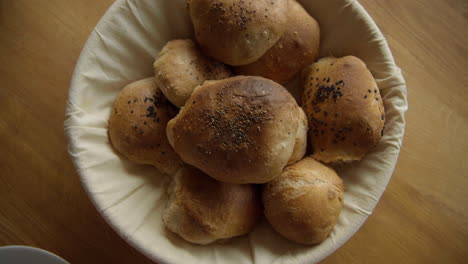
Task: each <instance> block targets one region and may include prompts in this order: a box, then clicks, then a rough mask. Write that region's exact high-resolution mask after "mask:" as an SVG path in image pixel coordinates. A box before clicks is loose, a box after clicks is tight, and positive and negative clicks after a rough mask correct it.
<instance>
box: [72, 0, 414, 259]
mask: <svg viewBox="0 0 468 264" xmlns="http://www.w3.org/2000/svg"><path fill="white" fill-rule="evenodd" d="M300 2H301V3H302V4H303V5H304V7H305V8H306V9H307V10H308V12H309V13H310V14H311V15H313V16H314V17H315V18H316V19H317V20H318V21H319V23H320V25H321V30H322V42H321V56H329V55H333V56H337V57H340V56H344V55H355V56H357V57H359V58H361V59H363V60H364V61H365V62H366V63H367V65H368V67H369V69H370V70H371V72H372V74H373V75H374V77H375V78H376V80H377V83H378V85H379V88H380V90H381V93H382V96H383V98H384V103H385V109H386V118H387V121H386V128H385V135H384V137H383V139H382V141H381V142H380V144H379V145H378V146H377V147H376V148H375V149H374V150H373V151H372V152H371V153H370V154H369V155H367V156H366V157H365V159H364V160H362V161H361V162H359V163H354V164H351V165H348V166H345V167H343V168H340V169H339V174H340V175H341V176H342V178H343V179H344V182H345V185H346V191H345V204H344V208H343V211H342V213H341V215H340V218H339V221H338V223H337V225H336V227H335V229H334V231H333V232H332V234H331V235H330V237H329V238H328V239H326V240H325V241H324V242H323V243H321V244H320V245H317V246H313V247H306V246H301V245H297V244H294V243H291V242H289V241H287V240H285V239H283V238H282V237H280V236H279V235H277V234H276V233H275V232H274V231H273V230H272V229H271V228H270V226H269V225H268V223H267V222H265V221H262V222H261V223H260V224H259V225H258V226H257V227H256V229H255V230H254V231H253V232H252V233H251V234H250V235H248V236H244V237H239V238H235V239H233V240H232V241H230V242H229V243H226V244H213V245H209V246H197V245H193V244H190V243H187V242H185V241H183V240H182V239H180V238H179V237H178V236H176V235H174V234H172V233H170V232H168V231H166V230H165V229H164V226H163V224H162V222H161V210H162V208H163V207H164V202H165V196H164V192H163V188H164V185H165V183H166V182H167V180H168V177H164V176H162V175H160V174H158V173H157V171H156V170H155V169H153V168H152V167H150V166H141V165H136V164H132V163H130V162H128V161H126V160H125V159H122V158H121V157H119V156H118V155H117V154H116V153H114V152H113V150H112V148H111V146H110V145H109V141H108V138H107V120H108V117H109V114H110V110H111V105H112V103H113V100H114V98H115V96H116V95H117V93H118V92H119V90H120V89H121V88H122V87H123V86H124V85H126V84H128V83H130V82H132V81H135V80H138V79H142V78H144V77H148V76H151V75H152V72H153V71H152V63H153V60H154V57H155V55H156V54H157V53H158V51H159V50H160V49H161V47H162V46H163V45H164V44H165V43H166V42H167V41H169V40H171V39H175V38H190V37H192V28H191V25H190V22H189V18H188V16H187V14H186V11H185V7H184V0H171V1H169V0H126V1H125V0H117V1H116V2H115V3H114V4H113V5H112V7H111V8H110V9H109V10H108V11H107V13H106V14H105V15H104V17H103V18H102V19H101V21H100V22H99V24H98V25H97V26H96V28H95V30H94V31H93V32H92V34H91V36H90V37H89V39H88V41H87V43H86V46H85V47H84V49H83V51H82V53H81V56H80V59H79V61H78V64H77V66H76V69H75V72H74V75H73V80H72V83H71V88H70V94H69V104H68V109H67V121H66V123H65V130H66V134H67V135H68V137H69V143H70V148H69V152H70V155H71V156H72V158H73V161H74V163H75V166H76V168H77V170H78V173H79V175H80V177H81V179H82V183H83V186H84V188H85V189H86V191H87V192H88V195H89V196H90V197H91V200H92V201H93V202H94V204H95V206H96V208H97V209H98V210H99V212H100V213H101V214H102V216H103V217H104V218H105V219H106V221H107V222H108V223H109V224H110V225H111V226H112V227H113V228H114V229H115V230H116V231H117V232H118V233H119V234H120V235H121V236H122V237H123V238H124V239H125V240H126V241H128V242H129V243H130V244H131V245H133V246H134V247H135V248H137V249H138V250H140V251H141V252H142V253H143V254H145V255H146V256H148V257H149V258H151V259H153V260H154V261H157V262H159V263H257V264H263V263H315V262H318V261H320V260H321V259H323V258H325V257H326V256H327V255H329V254H331V253H332V252H333V251H335V250H336V249H337V248H338V247H340V246H341V245H342V244H343V243H345V242H346V241H347V240H348V239H349V238H350V237H351V236H352V235H353V234H354V233H355V232H356V231H357V230H358V229H359V227H360V226H361V225H362V224H363V223H364V221H365V220H366V218H367V217H368V216H369V214H371V212H372V210H373V209H374V207H375V205H376V204H377V202H378V200H379V199H380V196H381V195H382V193H383V192H384V190H385V187H386V185H387V183H388V181H389V180H390V177H391V175H392V172H393V169H394V167H395V163H396V161H397V156H398V153H399V151H400V146H401V143H402V138H403V132H404V113H405V112H406V109H407V100H406V87H405V82H404V79H403V77H402V75H401V73H400V70H399V68H398V67H397V66H395V63H394V61H393V58H392V55H391V52H390V50H389V48H388V46H387V43H386V41H385V39H384V37H383V36H382V34H381V32H380V30H379V29H378V28H377V26H376V25H375V24H374V22H373V21H372V19H371V18H370V17H369V16H368V14H367V13H366V12H365V10H364V9H363V8H362V7H361V5H360V4H359V3H358V2H357V1H352V0H327V1H323V0H302V1H300Z"/></svg>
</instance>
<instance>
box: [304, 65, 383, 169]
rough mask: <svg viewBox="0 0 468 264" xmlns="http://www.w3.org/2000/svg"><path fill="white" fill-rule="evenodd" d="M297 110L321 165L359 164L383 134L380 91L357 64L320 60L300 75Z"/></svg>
mask: <svg viewBox="0 0 468 264" xmlns="http://www.w3.org/2000/svg"><path fill="white" fill-rule="evenodd" d="M302 79H303V83H304V85H305V86H304V95H303V98H302V107H303V108H304V110H305V112H306V115H307V117H308V121H309V142H310V144H311V145H312V147H313V150H314V153H313V157H314V158H316V159H317V160H320V161H323V162H326V163H340V162H349V161H354V160H360V159H361V158H362V157H364V155H365V154H366V153H367V152H369V151H370V150H371V149H372V148H374V147H375V145H377V143H378V142H379V141H380V139H381V137H382V135H383V128H384V124H385V111H384V107H383V103H382V97H381V96H380V92H379V88H378V87H377V84H376V82H375V80H374V78H373V77H372V74H371V73H370V72H369V70H368V69H367V67H366V65H365V64H364V62H363V61H361V60H360V59H358V58H356V57H353V56H347V57H343V58H325V59H321V60H320V61H318V62H317V63H315V64H313V65H311V66H310V67H308V68H306V69H305V70H304V71H303V75H302Z"/></svg>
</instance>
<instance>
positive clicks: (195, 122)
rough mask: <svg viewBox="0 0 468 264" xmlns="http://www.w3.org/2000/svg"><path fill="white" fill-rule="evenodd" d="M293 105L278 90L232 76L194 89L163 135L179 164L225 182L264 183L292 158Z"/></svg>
mask: <svg viewBox="0 0 468 264" xmlns="http://www.w3.org/2000/svg"><path fill="white" fill-rule="evenodd" d="M297 108H298V105H297V103H296V101H295V100H294V98H293V97H292V96H291V94H290V93H289V92H288V91H287V90H286V89H285V88H284V87H282V86H281V85H279V84H277V83H275V82H273V81H271V80H268V79H265V78H261V77H252V76H237V77H232V78H228V79H224V80H221V81H208V82H205V83H204V84H203V85H202V86H198V87H197V88H195V91H194V92H193V94H192V96H191V97H190V99H189V100H188V101H187V103H186V104H185V106H184V107H183V108H182V110H181V111H180V113H179V115H177V117H175V118H174V119H173V120H171V121H170V122H169V123H168V125H167V135H168V139H169V142H170V143H171V145H172V146H173V148H174V150H175V151H176V152H177V153H178V154H179V155H180V157H181V158H182V160H183V161H185V162H186V163H188V164H191V165H193V166H195V167H197V168H199V169H200V170H202V171H204V172H205V173H206V174H208V175H210V176H211V177H213V178H215V179H217V180H219V181H224V182H230V183H264V182H268V181H270V180H271V179H272V178H273V177H275V176H278V175H279V174H280V173H281V172H282V170H283V168H284V167H285V166H286V164H287V162H288V160H289V158H290V157H291V155H292V152H293V149H294V145H295V141H296V134H297V129H298V123H299V111H298V110H297Z"/></svg>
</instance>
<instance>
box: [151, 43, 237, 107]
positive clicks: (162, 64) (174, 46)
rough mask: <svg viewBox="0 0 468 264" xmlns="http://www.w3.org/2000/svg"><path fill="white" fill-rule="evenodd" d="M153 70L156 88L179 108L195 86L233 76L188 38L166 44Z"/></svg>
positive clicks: (227, 69) (225, 67) (224, 66)
mask: <svg viewBox="0 0 468 264" xmlns="http://www.w3.org/2000/svg"><path fill="white" fill-rule="evenodd" d="M153 67H154V76H155V80H156V84H157V86H158V87H160V88H161V91H162V92H163V93H164V95H165V96H166V97H167V99H169V101H171V103H173V104H174V105H176V106H178V107H181V106H183V105H184V104H185V101H187V99H188V98H189V97H190V95H191V94H192V92H193V89H195V87H196V86H197V85H200V84H202V83H203V82H204V81H206V80H220V79H224V78H228V77H230V76H231V75H232V73H231V70H230V69H229V68H228V67H227V66H226V65H224V64H222V63H220V62H217V61H215V60H213V59H211V58H208V57H206V56H205V55H203V54H202V52H201V50H200V49H199V48H198V47H197V46H196V45H195V43H193V41H192V40H190V39H184V40H182V39H179V40H172V41H169V42H168V43H167V44H166V45H165V46H164V47H163V49H162V50H161V52H160V53H159V54H158V56H157V57H156V60H155V62H154V65H153Z"/></svg>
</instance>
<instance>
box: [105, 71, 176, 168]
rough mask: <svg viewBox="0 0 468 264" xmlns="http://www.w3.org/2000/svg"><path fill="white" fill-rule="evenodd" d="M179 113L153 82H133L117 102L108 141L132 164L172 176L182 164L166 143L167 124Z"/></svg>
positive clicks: (126, 87) (152, 80)
mask: <svg viewBox="0 0 468 264" xmlns="http://www.w3.org/2000/svg"><path fill="white" fill-rule="evenodd" d="M177 111H178V109H177V108H176V107H175V106H173V105H172V104H171V103H169V101H167V99H166V98H165V97H164V95H163V94H162V92H161V90H160V89H159V88H158V87H157V86H156V84H155V83H154V78H152V77H151V78H147V79H143V80H140V81H136V82H133V83H131V84H129V85H127V86H125V87H124V88H123V89H122V90H121V91H120V93H119V95H118V96H117V98H116V99H115V102H114V107H113V108H112V113H111V115H110V118H109V128H108V135H109V140H110V142H111V144H112V145H113V146H114V148H115V149H116V150H117V151H118V152H119V153H120V154H122V155H123V156H124V157H126V158H128V159H129V160H131V161H133V162H137V163H142V164H151V165H154V166H155V167H156V168H157V169H159V170H160V171H161V172H163V173H167V174H173V173H175V172H176V171H177V170H178V169H179V168H180V167H181V166H182V161H181V160H180V158H179V156H178V155H177V154H176V153H175V152H174V150H173V149H172V147H171V145H169V142H168V141H167V136H166V124H167V122H168V121H169V120H170V119H172V118H173V117H174V116H175V115H176V114H177Z"/></svg>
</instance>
